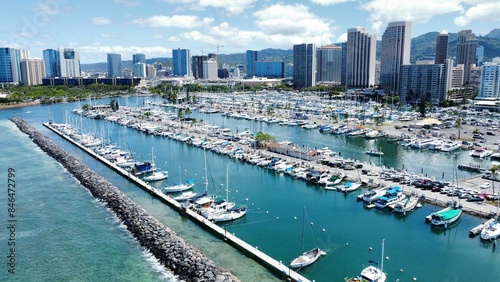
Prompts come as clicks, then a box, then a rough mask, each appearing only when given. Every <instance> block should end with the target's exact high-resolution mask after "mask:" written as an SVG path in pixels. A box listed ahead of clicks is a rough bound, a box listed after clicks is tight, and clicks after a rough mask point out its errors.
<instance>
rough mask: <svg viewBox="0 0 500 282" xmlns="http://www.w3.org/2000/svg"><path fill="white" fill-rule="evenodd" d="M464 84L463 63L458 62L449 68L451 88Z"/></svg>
mask: <svg viewBox="0 0 500 282" xmlns="http://www.w3.org/2000/svg"><path fill="white" fill-rule="evenodd" d="M463 85H464V65H463V64H458V65H456V66H454V67H453V68H452V70H451V89H455V88H460V87H462V86H463Z"/></svg>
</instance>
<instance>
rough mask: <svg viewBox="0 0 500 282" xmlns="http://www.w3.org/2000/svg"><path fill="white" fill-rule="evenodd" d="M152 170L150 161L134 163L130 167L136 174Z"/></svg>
mask: <svg viewBox="0 0 500 282" xmlns="http://www.w3.org/2000/svg"><path fill="white" fill-rule="evenodd" d="M153 170H154V164H152V163H150V162H143V163H136V164H134V167H133V168H132V172H133V173H134V175H136V176H138V175H143V174H146V173H150V172H153Z"/></svg>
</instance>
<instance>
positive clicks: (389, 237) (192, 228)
mask: <svg viewBox="0 0 500 282" xmlns="http://www.w3.org/2000/svg"><path fill="white" fill-rule="evenodd" d="M122 104H123V103H122ZM74 107H76V105H75V104H62V105H52V106H39V107H33V108H30V110H31V111H32V113H31V114H29V115H28V114H25V113H24V111H25V109H17V110H9V111H4V112H0V115H1V114H3V116H2V118H3V119H5V118H6V117H8V116H11V115H12V114H14V113H16V114H17V115H19V116H22V117H23V118H26V119H27V120H28V121H29V122H30V123H31V124H33V125H34V126H36V127H38V128H39V129H40V130H41V131H43V132H44V133H45V134H46V135H48V136H50V137H51V138H53V139H54V140H55V141H56V142H57V143H59V144H61V145H62V146H64V147H65V148H66V149H67V150H68V151H70V152H71V153H73V154H75V155H77V156H78V157H79V158H81V159H82V160H83V161H84V162H85V163H87V164H88V165H89V166H91V167H92V168H93V169H95V170H96V171H98V172H99V173H101V174H102V175H103V176H104V177H106V178H107V179H109V180H110V181H111V182H113V183H114V184H115V185H116V186H117V187H118V188H119V189H121V190H123V191H124V192H125V193H127V194H128V195H129V196H130V197H131V198H133V199H134V200H135V201H136V202H138V203H139V204H141V205H142V206H143V207H145V208H146V209H147V210H148V211H150V213H152V214H153V215H155V216H156V217H157V218H159V219H160V220H161V221H162V222H164V223H165V224H166V225H167V226H169V227H171V228H172V229H173V230H174V231H176V232H177V233H179V234H180V235H181V236H182V237H183V238H185V239H186V240H187V241H189V242H190V243H192V244H193V245H195V246H196V247H198V248H200V249H201V250H202V251H203V252H204V253H206V254H207V255H208V256H209V257H211V258H212V259H214V260H215V261H216V262H217V263H219V264H221V265H222V266H223V267H225V268H227V269H229V270H231V271H232V272H233V273H235V274H236V275H237V276H238V277H240V278H241V279H242V280H243V281H270V280H274V278H273V277H272V276H271V275H269V273H267V272H266V271H265V270H263V269H262V267H260V266H258V265H256V264H255V263H252V262H251V261H250V260H249V259H247V258H245V256H244V255H241V254H239V253H238V252H236V251H234V250H232V248H230V247H228V246H226V245H225V244H224V243H222V242H221V241H220V240H218V239H216V238H214V237H212V236H211V235H209V234H207V233H206V232H205V231H202V230H201V229H200V228H199V227H197V226H196V225H194V224H193V223H191V222H189V221H187V220H185V219H182V218H180V217H179V216H178V214H177V213H176V212H173V211H171V210H170V209H168V208H166V207H165V206H164V205H163V204H161V203H160V202H158V201H157V200H155V199H153V198H151V196H149V195H148V194H147V193H144V192H143V191H142V190H140V189H138V188H137V187H135V186H134V185H132V184H130V183H128V181H126V180H123V179H122V178H121V177H119V176H118V175H116V173H114V172H113V171H111V170H109V169H107V168H106V167H104V166H102V165H101V164H99V163H98V162H97V161H95V160H94V159H92V158H90V157H88V156H87V155H85V154H83V153H82V152H80V151H79V150H78V149H76V148H74V147H73V146H71V145H68V144H67V142H65V141H64V140H62V139H61V138H60V137H57V136H55V135H54V134H53V133H51V132H49V131H47V130H46V129H44V128H43V127H42V126H41V124H40V123H41V122H44V121H47V120H48V117H49V116H50V117H51V118H53V119H54V121H55V122H65V121H66V120H67V119H68V118H69V117H71V118H70V119H72V120H73V121H75V122H80V121H79V117H76V116H73V115H72V114H71V113H70V114H67V112H69V110H71V109H72V108H74ZM11 111H12V112H11ZM199 117H200V118H203V119H204V120H207V121H212V122H213V123H217V124H219V125H221V126H222V125H223V126H225V127H229V128H231V129H233V130H236V129H238V130H244V128H246V127H249V128H251V129H252V131H254V132H257V131H260V130H262V131H264V132H266V133H270V134H272V135H274V136H276V137H277V138H278V139H279V140H290V141H293V142H295V143H298V144H302V143H299V141H304V142H303V143H304V145H305V146H309V147H314V146H317V147H322V146H325V145H326V146H328V147H330V148H331V149H332V150H334V151H341V152H342V155H343V156H346V157H355V158H358V159H361V160H363V161H367V162H369V161H371V162H372V163H377V162H383V163H384V164H385V163H386V164H387V165H388V166H392V167H396V168H400V167H402V166H403V165H404V166H405V169H408V170H409V171H415V172H418V173H420V172H421V171H422V170H423V173H424V174H426V173H427V174H429V175H432V176H436V177H437V178H442V173H443V172H444V175H445V177H444V178H445V179H448V180H450V179H452V178H453V173H454V172H453V171H454V169H453V167H454V165H453V163H454V162H456V163H467V162H469V161H470V157H469V156H468V155H467V154H465V153H454V154H443V153H432V152H425V151H415V150H406V149H403V148H401V147H395V146H394V144H389V143H387V141H386V140H383V139H381V140H374V141H367V140H365V139H362V138H356V139H345V138H338V137H335V136H332V135H322V134H320V133H319V132H317V131H304V130H301V129H298V128H294V127H281V126H279V125H267V124H260V123H256V122H249V121H243V120H235V119H230V118H224V117H221V116H220V115H210V116H208V115H199ZM4 124H7V125H8V124H9V122H6V123H4ZM101 124H102V125H103V126H101ZM81 125H82V127H83V128H88V129H91V128H92V129H93V130H96V131H103V132H109V133H110V135H111V136H112V139H113V141H115V142H117V143H120V144H126V146H127V147H130V149H132V150H133V151H135V152H137V154H138V155H140V156H141V157H142V158H143V159H149V158H150V152H151V148H152V147H154V152H155V156H156V163H157V165H158V166H163V167H164V168H168V170H169V172H170V177H169V179H168V180H167V181H164V182H163V183H161V184H158V186H164V185H167V184H170V183H172V182H173V181H174V179H175V180H178V178H179V175H178V174H179V173H178V167H179V166H181V172H182V175H181V177H182V179H187V178H195V179H196V180H197V184H196V186H195V190H196V191H203V190H204V187H203V185H202V183H203V182H204V181H203V175H204V153H203V151H202V150H201V149H198V148H192V147H188V146H187V145H185V144H182V143H180V142H177V141H172V140H169V139H164V138H161V137H154V136H149V135H146V134H142V133H138V132H136V131H135V130H132V129H128V128H123V127H120V126H117V125H115V124H112V123H110V122H107V121H95V120H86V119H82V121H81ZM17 139H18V138H17ZM1 142H2V145H3V144H4V143H3V142H4V141H3V139H2V141H1ZM28 143H29V142H28ZM16 146H17V144H12V143H8V147H9V148H10V149H9V150H13V148H16V151H17V147H16ZM30 146H32V145H30ZM364 146H369V147H370V146H373V148H381V149H382V151H384V152H385V156H384V158H383V159H381V160H380V159H373V158H369V157H368V156H366V155H365V154H364V153H363V152H364ZM3 148H4V146H2V149H3ZM38 153H39V154H41V155H43V153H40V152H38ZM410 160H411V161H410ZM12 162H13V163H17V162H18V161H17V160H16V161H12ZM19 162H20V163H23V162H28V161H27V160H26V157H24V158H22V159H21V161H19ZM207 162H208V164H209V165H208V167H209V183H210V187H209V189H210V190H216V188H219V189H220V188H221V186H225V185H227V184H226V167H229V171H230V173H229V190H230V191H231V193H230V198H231V199H233V200H235V201H236V202H237V203H238V204H246V205H248V207H249V212H248V214H247V216H246V217H244V218H243V219H241V220H238V221H236V222H232V223H229V224H227V225H225V227H226V229H227V231H228V232H231V233H235V234H236V235H237V236H239V237H241V238H243V239H244V240H245V241H247V242H248V243H249V244H251V245H253V246H255V247H257V248H259V249H260V250H263V251H264V252H266V253H267V254H269V255H270V256H272V257H273V258H275V259H276V260H281V261H282V262H283V263H284V264H287V263H288V262H289V261H291V260H292V259H293V258H295V257H296V256H297V255H298V254H299V253H300V251H301V228H302V210H303V207H304V206H306V208H307V213H308V216H309V219H310V220H311V221H312V222H313V224H312V225H309V226H310V228H306V231H307V232H306V234H305V239H306V240H305V242H306V246H305V248H306V249H309V248H312V247H313V246H315V245H317V246H319V247H320V248H322V249H323V250H325V251H327V255H326V256H325V257H322V258H321V259H320V260H319V261H318V262H316V263H315V264H313V265H311V266H310V267H308V268H305V269H302V270H300V273H301V274H303V275H304V276H306V277H307V278H309V279H314V280H316V281H343V280H344V277H346V276H353V275H356V274H357V273H359V271H360V270H361V269H362V268H363V267H364V266H366V265H367V264H368V261H369V260H375V261H378V262H380V257H381V245H380V244H381V242H382V239H384V238H385V254H384V256H386V257H389V259H388V260H385V261H384V270H385V271H386V272H387V273H388V277H389V278H388V281H396V280H397V279H399V281H411V280H412V279H413V278H416V279H417V281H477V280H479V279H481V280H487V281H489V280H492V281H495V280H496V279H498V277H500V270H499V269H498V268H497V267H495V266H497V265H498V264H499V263H500V256H499V254H498V250H496V249H494V248H493V245H492V244H491V243H482V242H480V240H479V238H472V239H471V238H469V237H468V230H469V229H470V228H472V227H474V226H475V225H477V224H479V223H480V222H481V220H479V219H477V218H474V217H471V216H468V215H464V216H462V218H461V219H460V222H459V223H458V224H456V225H454V226H453V228H451V229H449V230H446V231H443V230H434V229H431V228H430V226H429V225H427V224H426V223H425V222H424V218H425V216H427V215H428V214H429V213H431V212H432V211H434V210H435V209H437V208H436V207H434V206H431V205H425V206H423V207H422V208H420V209H419V210H417V211H415V212H413V213H411V214H409V216H407V217H406V218H401V217H397V216H395V215H394V214H391V213H385V212H382V211H377V210H368V209H365V208H364V207H363V206H362V205H361V204H360V203H358V202H356V200H355V196H356V194H348V195H347V196H344V195H343V194H341V193H337V192H334V191H324V190H322V189H319V188H318V187H316V186H312V185H307V184H306V183H304V182H302V181H299V180H295V179H291V178H289V177H286V176H282V175H277V174H274V173H272V172H269V171H267V170H264V169H261V168H259V167H254V166H251V165H248V164H244V163H240V162H239V161H235V160H231V159H228V158H225V157H223V156H219V155H216V154H213V153H211V152H207ZM2 165H3V162H2ZM23 166H24V165H23ZM39 166H40V165H35V168H33V170H35V172H36V170H37V169H38V167H39ZM48 170H49V171H50V173H48V172H45V173H42V174H41V175H42V177H44V175H50V174H54V175H62V176H64V175H66V174H65V173H64V172H63V171H62V170H61V168H60V167H59V166H58V165H57V164H55V167H50V166H48ZM463 175H465V173H464V172H459V177H463ZM2 177H5V176H2ZM47 181H48V180H47ZM68 182H69V183H71V182H72V180H71V178H69V179H68ZM29 183H30V184H31V183H37V184H38V183H40V181H29ZM49 183H50V182H49ZM73 185H75V184H74V182H73ZM59 186H68V185H58V187H59ZM37 187H42V188H38V189H43V192H44V193H40V192H39V191H37V190H33V191H32V192H31V193H30V194H33V195H31V196H32V197H34V198H35V197H36V200H35V201H34V202H35V203H38V204H40V203H42V202H48V203H51V204H49V206H51V205H52V204H55V203H54V202H53V200H52V197H51V196H52V195H51V193H50V192H51V191H52V190H53V189H54V188H53V187H52V185H37ZM68 187H71V185H69V186H68ZM76 187H77V189H79V191H80V192H81V194H83V195H82V196H80V195H79V194H78V193H76V192H75V190H77V189H71V190H68V189H67V190H65V192H62V191H61V192H59V193H58V194H61V197H60V198H58V199H57V201H58V202H68V201H70V202H71V200H72V199H73V201H75V202H77V203H82V202H87V204H89V203H90V204H89V205H90V206H87V207H84V208H80V207H77V206H75V207H73V205H65V209H68V211H65V213H66V214H71V216H64V217H63V219H65V220H69V219H70V218H72V219H73V218H75V220H76V221H77V222H80V219H82V218H83V217H86V215H85V214H84V215H81V214H80V213H79V212H78V211H80V210H85V211H86V213H87V209H88V210H92V209H95V210H97V211H100V212H101V213H103V214H105V215H107V216H103V217H101V218H96V220H97V221H99V222H100V223H99V224H97V223H96V224H97V225H98V226H104V227H105V229H107V230H111V231H113V232H118V233H120V232H122V233H123V234H124V235H123V236H124V238H125V239H126V240H123V242H124V243H123V244H125V245H127V246H128V247H129V248H132V249H136V250H137V251H136V252H135V254H132V255H130V257H133V258H134V259H135V260H139V261H141V262H142V264H140V265H143V266H145V269H144V270H139V272H142V271H143V272H144V273H152V279H153V280H155V279H161V278H162V277H163V276H162V275H164V274H163V272H162V271H160V272H157V270H155V264H154V263H151V262H149V261H148V259H147V258H146V257H145V256H144V254H143V252H142V251H141V249H140V248H139V247H137V246H136V244H135V242H134V241H133V240H132V239H130V238H129V237H128V235H127V234H126V232H123V230H122V229H121V228H120V226H119V224H118V223H116V222H115V221H114V220H113V219H111V220H110V219H108V217H110V215H109V214H108V213H107V211H105V209H103V208H102V207H100V206H99V205H98V204H96V203H94V201H93V200H92V198H91V197H90V196H89V195H88V193H86V192H85V190H83V189H81V188H79V186H78V185H76ZM31 189H36V187H32V188H31ZM57 189H61V190H64V189H63V187H60V188H57ZM35 191H37V192H38V193H35ZM2 197H4V195H2ZM19 197H21V196H19ZM2 199H4V198H2ZM63 199H64V200H63ZM2 202H5V200H2ZM71 203H72V202H71ZM72 204H73V203H72ZM93 212H96V211H93ZM2 216H4V215H2ZM2 218H3V217H2ZM47 221H48V223H52V224H53V225H57V226H60V224H62V223H64V220H62V222H61V223H60V221H50V217H49V220H47ZM2 224H3V222H2ZM53 225H50V224H47V225H44V226H48V227H47V228H50V226H53ZM58 229H59V230H66V227H58ZM68 237H73V236H68ZM117 237H118V238H119V237H120V236H113V239H115V238H117ZM34 239H36V241H38V242H45V241H47V240H50V237H49V238H43V239H42V238H38V236H34ZM103 240H104V239H103ZM107 240H111V238H107ZM92 242H93V241H92ZM1 244H2V246H5V243H4V241H2V242H1ZM39 244H42V243H39ZM68 244H69V245H72V247H71V248H74V249H73V250H72V251H73V252H78V251H79V250H80V251H81V250H86V249H88V248H89V247H88V246H85V245H83V246H82V245H80V243H68ZM54 245H57V246H52V247H51V249H52V250H53V251H52V252H51V254H44V255H41V257H45V258H46V257H49V258H51V259H52V257H57V259H59V260H61V261H63V262H64V263H69V262H70V261H71V259H68V257H69V258H71V257H72V256H71V255H70V254H71V252H69V253H68V252H65V250H64V249H65V248H64V247H61V246H60V245H61V243H59V244H54ZM64 245H66V244H64ZM64 245H63V246H64ZM370 247H371V248H372V250H371V251H370V249H369V248H370ZM68 248H69V247H68ZM98 252H99V251H98ZM109 257H110V258H109V260H111V261H113V260H116V258H112V256H109ZM101 258H103V259H106V257H101ZM122 259H123V258H122ZM122 263H123V262H122ZM89 264H92V263H89ZM83 265H84V266H82V267H90V266H86V263H84V264H83ZM110 268H113V269H114V270H108V271H109V272H113V271H122V270H123V269H127V268H126V266H125V265H111V264H110ZM31 269H37V267H36V266H31ZM66 272H69V273H71V271H69V270H66ZM155 275H156V276H155ZM59 276H61V277H65V276H63V275H62V274H60V275H54V276H53V277H59ZM120 280H124V279H120ZM141 280H142V277H141Z"/></svg>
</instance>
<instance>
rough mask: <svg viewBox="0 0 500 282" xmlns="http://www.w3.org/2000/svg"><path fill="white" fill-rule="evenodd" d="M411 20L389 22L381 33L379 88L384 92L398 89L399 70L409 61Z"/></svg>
mask: <svg viewBox="0 0 500 282" xmlns="http://www.w3.org/2000/svg"><path fill="white" fill-rule="evenodd" d="M410 47H411V22H408V21H401V22H392V23H389V24H388V26H387V28H386V30H385V31H384V34H383V35H382V49H381V55H380V88H382V89H383V90H384V92H385V93H397V92H398V91H399V72H400V70H401V66H402V65H407V64H409V63H410Z"/></svg>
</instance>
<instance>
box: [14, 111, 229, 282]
mask: <svg viewBox="0 0 500 282" xmlns="http://www.w3.org/2000/svg"><path fill="white" fill-rule="evenodd" d="M11 121H12V122H14V123H15V124H16V126H17V127H18V128H19V129H20V130H21V131H22V132H24V133H25V134H27V135H28V136H29V137H30V138H31V139H32V140H33V142H34V143H35V144H37V145H38V146H39V147H40V148H41V149H42V150H43V151H44V152H46V153H47V154H48V155H49V156H51V157H53V158H54V159H56V160H57V161H58V162H59V163H61V164H62V165H63V166H64V167H65V168H66V169H67V170H68V171H69V172H70V173H71V174H72V175H73V176H74V177H75V178H76V179H78V181H80V183H81V184H82V185H83V186H84V187H86V188H87V189H89V191H90V192H91V193H92V195H93V196H94V197H95V198H96V199H98V200H100V201H101V202H102V203H104V204H105V205H106V206H107V207H108V208H110V209H111V210H112V211H113V212H114V213H115V214H116V216H117V217H118V218H119V219H120V220H121V221H122V222H123V224H124V225H125V226H126V227H127V230H128V231H129V232H130V233H131V234H132V235H133V236H134V237H135V238H136V239H137V241H139V243H140V244H141V245H142V246H143V247H144V248H146V249H148V250H149V251H150V252H151V253H152V254H153V255H154V256H155V257H156V258H157V259H158V261H160V263H161V264H163V265H164V266H165V267H166V268H167V269H169V270H170V271H172V272H173V273H174V274H175V275H177V276H178V277H179V278H180V279H182V280H186V281H217V282H223V281H239V280H238V278H237V277H235V276H234V275H232V274H231V273H229V272H228V271H226V270H224V269H222V268H221V267H220V266H218V265H216V264H215V263H214V262H213V261H211V260H210V259H209V258H207V257H206V256H205V255H203V254H202V253H201V252H200V251H199V250H198V249H196V248H194V247H193V246H191V245H189V244H188V243H187V242H185V241H184V240H183V239H182V238H181V237H179V236H178V235H177V234H176V233H175V232H173V231H172V230H170V229H169V228H168V227H166V226H164V225H163V224H162V223H161V222H159V221H158V220H156V219H155V218H154V217H152V216H151V215H149V214H148V212H147V211H146V210H144V209H143V208H142V207H140V206H139V205H137V204H136V203H135V202H134V201H132V200H131V199H130V198H129V197H128V196H126V195H125V194H123V193H122V192H121V191H120V190H118V188H116V187H115V186H114V185H113V184H111V183H110V182H109V181H107V180H106V179H104V178H102V177H101V176H99V175H98V174H97V173H96V172H94V171H92V170H91V169H90V168H89V167H87V166H86V165H85V164H83V163H81V162H80V161H79V160H78V159H76V158H75V157H73V156H72V155H70V154H69V153H68V152H66V151H65V150H63V149H62V148H60V147H59V146H58V145H56V144H55V143H53V142H52V141H51V140H50V139H49V138H47V137H46V136H44V135H43V134H41V133H40V132H38V131H37V130H36V129H35V128H34V127H33V126H31V125H30V124H28V123H26V122H25V121H24V120H22V119H21V118H17V117H15V118H12V119H11Z"/></svg>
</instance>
